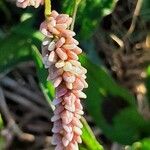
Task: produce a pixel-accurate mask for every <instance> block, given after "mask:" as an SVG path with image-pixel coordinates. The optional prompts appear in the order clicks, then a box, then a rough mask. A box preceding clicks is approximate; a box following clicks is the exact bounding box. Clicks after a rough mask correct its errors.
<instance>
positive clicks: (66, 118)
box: [40, 11, 88, 150]
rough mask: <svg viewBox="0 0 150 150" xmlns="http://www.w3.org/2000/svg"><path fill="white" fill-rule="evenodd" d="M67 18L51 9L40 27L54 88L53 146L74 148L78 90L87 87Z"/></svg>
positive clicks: (61, 149) (79, 108)
mask: <svg viewBox="0 0 150 150" xmlns="http://www.w3.org/2000/svg"><path fill="white" fill-rule="evenodd" d="M71 22H72V18H70V17H69V16H68V15H66V14H58V13H57V12H56V11H52V13H51V15H50V17H49V18H48V20H46V21H44V22H43V23H42V24H41V27H40V30H41V32H42V33H43V34H44V35H45V36H46V37H45V39H44V40H43V43H42V56H43V62H44V64H45V67H46V68H47V69H48V71H49V76H48V80H51V81H52V82H53V84H54V87H55V88H56V97H55V99H54V101H53V104H54V105H55V110H54V116H53V117H52V118H51V121H52V122H53V123H54V124H53V128H52V132H53V133H54V134H53V137H52V144H53V145H56V148H55V150H78V143H81V142H82V140H81V137H80V136H81V134H82V130H81V128H82V126H83V125H82V123H81V122H80V119H81V115H83V107H82V105H81V102H80V98H86V95H85V94H84V93H83V92H82V90H83V88H87V87H88V84H87V83H86V81H85V79H86V75H85V74H86V72H87V70H86V69H85V68H83V67H82V66H81V64H80V62H79V61H78V54H80V53H81V52H82V50H81V49H80V48H79V47H78V46H77V45H78V44H79V42H78V41H77V40H75V39H74V38H73V36H75V33H74V32H73V31H71V30H69V29H68V28H69V26H70V24H71Z"/></svg>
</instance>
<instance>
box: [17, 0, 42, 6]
mask: <svg viewBox="0 0 150 150" xmlns="http://www.w3.org/2000/svg"><path fill="white" fill-rule="evenodd" d="M16 4H17V6H18V7H21V8H26V7H27V6H34V7H35V8H37V7H39V6H40V5H43V4H44V0H17V2H16Z"/></svg>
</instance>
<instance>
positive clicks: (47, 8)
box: [44, 0, 51, 19]
mask: <svg viewBox="0 0 150 150" xmlns="http://www.w3.org/2000/svg"><path fill="white" fill-rule="evenodd" d="M44 13H45V18H46V19H48V17H49V16H50V14H51V0H45V12H44Z"/></svg>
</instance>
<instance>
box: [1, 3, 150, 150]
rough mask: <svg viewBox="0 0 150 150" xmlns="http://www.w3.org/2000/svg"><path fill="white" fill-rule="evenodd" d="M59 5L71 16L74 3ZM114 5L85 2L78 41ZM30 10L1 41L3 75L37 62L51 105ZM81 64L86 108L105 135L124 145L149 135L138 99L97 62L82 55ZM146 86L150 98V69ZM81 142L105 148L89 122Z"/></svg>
mask: <svg viewBox="0 0 150 150" xmlns="http://www.w3.org/2000/svg"><path fill="white" fill-rule="evenodd" d="M146 2H147V4H146ZM60 3H61V5H62V6H63V7H62V10H63V12H64V11H66V12H68V13H70V14H71V13H72V7H73V1H70V0H63V1H62V0H61V1H60ZM114 4H115V0H94V1H93V0H82V2H81V5H80V6H79V13H78V14H77V22H76V31H77V32H79V38H80V39H82V40H85V39H89V38H90V37H91V35H92V34H93V32H94V30H95V27H96V26H97V25H98V22H99V21H100V20H101V18H102V17H103V16H104V15H107V14H109V13H110V12H111V11H112V8H113V7H114ZM147 6H149V3H148V0H146V1H144V6H143V8H142V9H143V10H144V11H145V10H146V11H147V10H148V9H147ZM0 7H2V3H0ZM4 11H5V10H4ZM28 11H29V10H27V11H25V13H23V15H22V17H21V20H22V21H24V22H22V23H20V24H19V25H17V26H15V27H13V28H12V29H11V31H9V32H10V33H9V34H8V35H7V36H6V37H5V38H3V39H1V41H0V45H1V47H0V73H1V72H5V71H8V70H10V69H12V68H13V67H14V66H16V65H17V64H19V63H21V62H23V61H28V60H31V59H32V60H34V62H35V65H36V68H37V76H38V78H39V84H40V87H41V89H42V91H43V93H44V95H45V96H46V98H47V100H48V101H49V102H50V100H51V99H52V97H53V95H54V92H55V91H54V88H53V86H52V84H51V83H50V82H48V81H47V80H46V78H47V71H46V70H45V69H44V66H43V63H42V61H41V55H40V53H39V51H38V49H40V44H41V40H42V38H43V37H42V35H41V34H40V33H39V32H37V30H34V29H33V24H35V16H34V15H33V16H32V15H31V14H30V13H28ZM26 12H27V13H26ZM29 12H32V11H29ZM35 14H36V13H35ZM6 15H7V14H6ZM8 15H9V14H8ZM27 18H29V19H27ZM86 44H88V43H86ZM35 45H36V46H35ZM80 61H81V62H82V64H83V66H84V67H85V68H87V69H88V74H87V82H88V84H89V88H88V89H87V90H86V91H85V92H86V94H87V96H88V98H87V100H86V104H87V109H88V112H89V114H91V116H92V117H93V119H94V122H95V123H96V125H98V126H99V127H100V128H101V129H102V131H103V133H104V134H105V135H106V136H107V137H108V138H110V139H111V140H112V141H117V142H119V143H121V144H132V143H133V142H135V141H138V140H140V139H142V138H143V137H146V136H149V135H150V129H149V127H150V121H148V120H145V119H144V118H143V117H142V116H141V115H140V114H139V112H138V111H137V106H136V100H135V97H134V96H133V95H132V94H131V93H130V92H129V91H128V90H127V89H125V88H123V87H121V86H120V85H118V84H117V83H116V82H115V81H114V80H113V79H112V77H111V76H110V75H109V73H108V72H107V71H106V70H105V68H104V67H103V66H97V65H95V64H94V63H93V62H94V61H95V60H93V62H91V61H90V60H89V59H88V57H87V56H86V55H85V54H83V55H81V56H80ZM146 84H147V91H148V95H149V99H150V69H148V78H147V81H146ZM82 139H83V141H84V143H83V145H81V150H85V149H87V147H88V148H89V147H90V149H92V147H96V149H97V150H98V149H99V150H101V149H102V147H101V145H100V144H99V143H98V142H97V141H96V139H95V137H94V135H93V134H92V133H91V131H90V129H89V126H88V124H87V123H86V122H84V128H83V135H82ZM136 143H137V142H136ZM136 143H134V144H133V145H132V146H131V148H132V149H133V150H138V148H137V147H136V148H134V147H135V145H136ZM138 143H139V142H138ZM140 143H141V144H140V145H142V146H143V147H144V149H141V150H148V149H149V147H148V148H147V147H146V146H147V145H148V144H146V143H149V140H147V139H146V140H142V141H141V142H140ZM145 145H146V146H145ZM143 147H142V148H143ZM145 147H146V148H147V149H146V148H145Z"/></svg>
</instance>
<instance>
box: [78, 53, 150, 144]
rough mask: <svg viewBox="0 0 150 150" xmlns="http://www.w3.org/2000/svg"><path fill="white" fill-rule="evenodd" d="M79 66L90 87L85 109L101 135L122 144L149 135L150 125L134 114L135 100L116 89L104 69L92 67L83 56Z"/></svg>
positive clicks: (126, 92)
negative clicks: (83, 68)
mask: <svg viewBox="0 0 150 150" xmlns="http://www.w3.org/2000/svg"><path fill="white" fill-rule="evenodd" d="M81 62H82V64H83V66H84V67H86V68H87V70H88V73H87V81H88V84H89V85H90V86H89V88H88V89H87V90H86V94H87V101H86V103H87V109H88V110H89V113H90V114H92V116H93V118H94V121H95V122H96V123H97V125H99V127H100V128H101V129H102V130H103V132H104V133H105V134H106V135H107V136H108V137H109V138H110V139H111V140H113V141H118V142H119V143H122V144H131V143H133V142H134V141H137V140H138V139H140V138H142V136H143V135H145V136H148V135H150V130H149V126H150V121H146V120H144V119H143V117H142V116H141V115H140V114H139V112H138V111H137V108H136V104H135V99H134V96H133V95H131V93H129V92H128V91H127V90H126V89H124V88H122V87H120V86H119V85H117V84H116V83H115V82H114V81H113V79H112V78H111V77H110V76H109V75H108V73H107V72H106V70H105V69H104V68H102V67H98V66H96V65H94V64H92V63H91V62H90V61H89V60H88V59H87V58H86V57H85V56H82V57H81ZM95 81H96V82H95ZM98 118H99V119H98Z"/></svg>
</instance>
